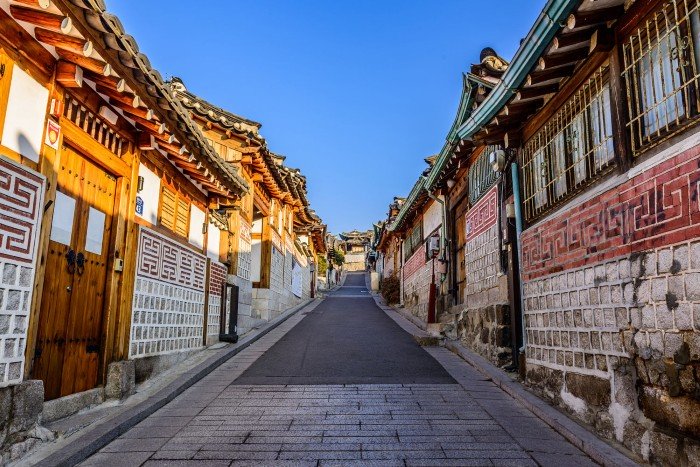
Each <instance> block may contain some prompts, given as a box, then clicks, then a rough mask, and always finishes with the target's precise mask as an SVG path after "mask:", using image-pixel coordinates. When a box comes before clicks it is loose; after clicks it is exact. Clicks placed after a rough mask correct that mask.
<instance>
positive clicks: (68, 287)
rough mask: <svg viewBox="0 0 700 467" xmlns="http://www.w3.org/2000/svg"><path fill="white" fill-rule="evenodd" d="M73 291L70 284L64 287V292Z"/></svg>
mask: <svg viewBox="0 0 700 467" xmlns="http://www.w3.org/2000/svg"><path fill="white" fill-rule="evenodd" d="M72 291H73V287H71V286H70V285H69V286H67V287H66V292H68V293H71V292H72Z"/></svg>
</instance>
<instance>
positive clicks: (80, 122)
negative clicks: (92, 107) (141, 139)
mask: <svg viewBox="0 0 700 467" xmlns="http://www.w3.org/2000/svg"><path fill="white" fill-rule="evenodd" d="M67 101H68V103H67V104H66V106H65V108H64V110H63V116H64V117H66V118H67V119H68V120H70V121H71V122H73V123H74V124H75V125H76V126H78V127H80V128H81V129H82V130H83V131H84V132H85V133H87V134H89V135H90V136H91V137H92V138H93V139H94V140H95V141H97V142H98V143H100V144H101V145H102V146H104V147H106V148H107V149H108V150H109V151H110V152H112V153H114V154H115V155H117V156H119V157H121V156H122V154H123V150H124V149H125V148H126V142H125V140H124V138H122V137H121V136H119V135H118V134H117V133H116V132H115V131H114V130H112V128H110V127H109V126H108V125H107V124H106V123H104V122H103V121H102V119H100V118H99V117H98V116H97V115H95V114H94V113H92V112H90V111H89V110H88V109H86V108H85V107H84V106H83V105H81V104H80V102H78V101H77V100H75V99H73V98H70V97H69V98H67Z"/></svg>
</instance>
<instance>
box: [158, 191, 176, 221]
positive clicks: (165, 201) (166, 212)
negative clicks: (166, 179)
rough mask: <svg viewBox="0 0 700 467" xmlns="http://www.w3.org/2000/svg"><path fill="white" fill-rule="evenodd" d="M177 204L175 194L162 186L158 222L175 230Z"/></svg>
mask: <svg viewBox="0 0 700 467" xmlns="http://www.w3.org/2000/svg"><path fill="white" fill-rule="evenodd" d="M176 206H177V194H176V193H175V192H174V191H173V190H171V189H169V188H167V187H163V191H162V194H161V197H160V224H161V225H162V226H164V227H166V228H168V229H170V230H175V211H176Z"/></svg>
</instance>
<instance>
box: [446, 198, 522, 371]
mask: <svg viewBox="0 0 700 467" xmlns="http://www.w3.org/2000/svg"><path fill="white" fill-rule="evenodd" d="M498 216H499V214H498V187H497V186H494V187H493V188H491V189H490V190H489V191H488V192H487V193H486V194H484V196H483V197H482V198H481V199H480V200H479V201H478V202H477V203H476V204H474V206H473V207H472V208H471V209H470V210H469V211H468V212H467V214H466V217H465V219H466V226H465V229H466V232H465V242H466V243H465V246H464V252H465V253H464V254H465V268H466V284H465V290H464V297H463V300H462V304H460V305H457V306H454V307H452V309H451V310H449V315H450V318H448V321H451V323H452V327H451V329H448V335H449V336H450V337H456V338H459V339H460V340H461V342H462V344H463V345H465V346H466V347H468V348H470V349H472V350H474V351H475V352H477V353H479V354H480V355H481V356H483V357H484V358H486V359H488V360H489V361H491V362H492V363H494V364H495V365H498V366H505V365H508V364H510V363H512V360H513V358H512V355H513V353H512V352H513V350H512V347H511V346H512V343H511V339H512V336H511V328H510V322H511V317H510V306H509V301H508V283H507V276H506V275H504V274H503V273H502V271H501V256H500V255H501V244H500V238H499V230H498V229H499V225H498ZM443 321H445V320H444V319H443Z"/></svg>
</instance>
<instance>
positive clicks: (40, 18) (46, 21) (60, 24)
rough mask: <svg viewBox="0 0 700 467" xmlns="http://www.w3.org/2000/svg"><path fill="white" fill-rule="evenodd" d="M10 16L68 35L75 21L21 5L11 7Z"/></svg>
mask: <svg viewBox="0 0 700 467" xmlns="http://www.w3.org/2000/svg"><path fill="white" fill-rule="evenodd" d="M10 14H11V15H12V16H13V17H14V18H15V19H16V20H18V21H25V22H27V23H31V24H33V25H35V26H38V27H41V28H47V29H53V30H55V31H58V32H62V33H63V34H68V33H70V32H71V30H72V29H73V20H71V19H70V18H68V17H66V16H61V15H56V14H53V13H49V12H47V11H43V10H35V9H34V8H27V7H25V6H21V5H10Z"/></svg>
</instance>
